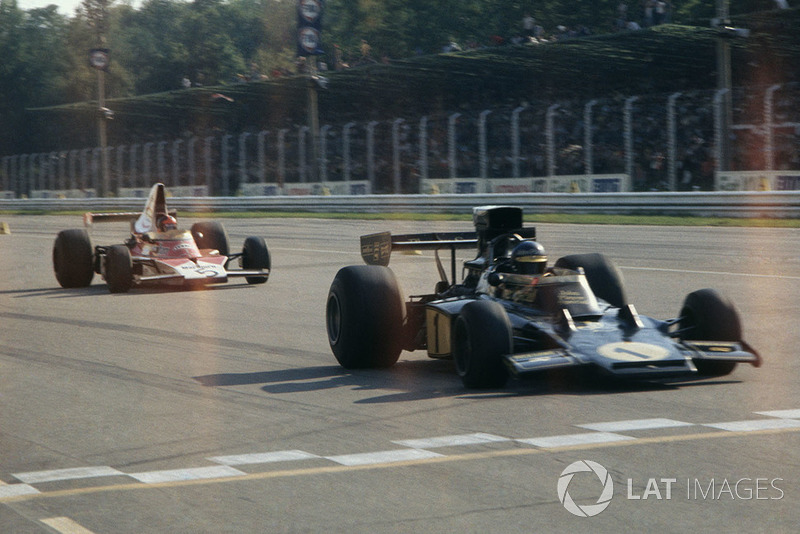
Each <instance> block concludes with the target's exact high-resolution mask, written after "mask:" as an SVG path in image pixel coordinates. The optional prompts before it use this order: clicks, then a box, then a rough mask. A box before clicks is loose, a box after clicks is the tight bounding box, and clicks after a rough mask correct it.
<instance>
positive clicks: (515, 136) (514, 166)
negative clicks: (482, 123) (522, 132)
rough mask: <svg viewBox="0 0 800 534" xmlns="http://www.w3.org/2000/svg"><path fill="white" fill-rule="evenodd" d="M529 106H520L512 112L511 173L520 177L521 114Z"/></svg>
mask: <svg viewBox="0 0 800 534" xmlns="http://www.w3.org/2000/svg"><path fill="white" fill-rule="evenodd" d="M527 107H528V106H519V107H516V108H514V111H512V112H511V175H512V176H513V177H514V178H519V174H520V173H519V115H520V113H522V112H523V111H525V109H526V108H527Z"/></svg>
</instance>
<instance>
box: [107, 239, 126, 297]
mask: <svg viewBox="0 0 800 534" xmlns="http://www.w3.org/2000/svg"><path fill="white" fill-rule="evenodd" d="M106 283H107V284H108V290H109V291H111V292H112V293H126V292H127V291H129V290H130V288H131V286H132V285H133V262H132V261H131V252H130V250H128V247H126V246H125V245H112V246H110V247H108V250H107V251H106Z"/></svg>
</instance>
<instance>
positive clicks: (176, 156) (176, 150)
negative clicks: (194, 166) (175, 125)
mask: <svg viewBox="0 0 800 534" xmlns="http://www.w3.org/2000/svg"><path fill="white" fill-rule="evenodd" d="M182 144H183V139H175V140H174V141H173V142H172V185H173V186H178V185H181V179H180V171H181V168H180V167H181V153H180V149H181V145H182Z"/></svg>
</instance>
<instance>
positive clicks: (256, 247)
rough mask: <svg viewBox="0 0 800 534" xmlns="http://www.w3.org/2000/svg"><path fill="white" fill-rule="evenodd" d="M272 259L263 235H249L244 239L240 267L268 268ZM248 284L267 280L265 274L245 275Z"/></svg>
mask: <svg viewBox="0 0 800 534" xmlns="http://www.w3.org/2000/svg"><path fill="white" fill-rule="evenodd" d="M271 267H272V261H271V259H270V256H269V249H267V243H266V241H264V238H263V237H258V236H250V237H248V238H247V239H245V240H244V246H243V247H242V268H243V269H264V270H267V271H268V270H270V268H271ZM245 280H247V283H248V284H263V283H264V282H266V281H267V277H266V276H246V277H245Z"/></svg>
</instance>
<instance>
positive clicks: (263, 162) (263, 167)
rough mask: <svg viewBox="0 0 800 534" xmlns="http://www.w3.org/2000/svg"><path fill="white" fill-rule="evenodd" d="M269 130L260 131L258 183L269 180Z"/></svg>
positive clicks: (258, 140)
mask: <svg viewBox="0 0 800 534" xmlns="http://www.w3.org/2000/svg"><path fill="white" fill-rule="evenodd" d="M268 135H269V130H261V131H260V132H258V138H257V142H258V183H260V184H264V183H266V182H267V136H268Z"/></svg>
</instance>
